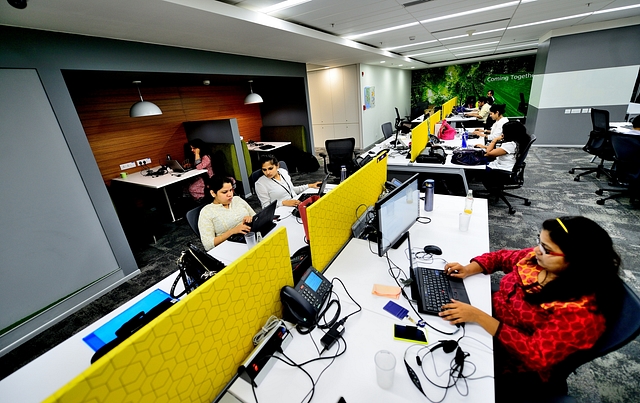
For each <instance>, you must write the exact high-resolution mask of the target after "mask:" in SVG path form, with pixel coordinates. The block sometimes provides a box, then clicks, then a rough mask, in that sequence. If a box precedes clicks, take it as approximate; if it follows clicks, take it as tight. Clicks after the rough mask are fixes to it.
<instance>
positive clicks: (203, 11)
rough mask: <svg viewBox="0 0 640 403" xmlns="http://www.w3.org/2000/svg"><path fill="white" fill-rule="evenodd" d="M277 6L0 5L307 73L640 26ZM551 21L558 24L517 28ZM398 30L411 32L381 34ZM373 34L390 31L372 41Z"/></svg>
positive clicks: (568, 12)
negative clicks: (270, 9)
mask: <svg viewBox="0 0 640 403" xmlns="http://www.w3.org/2000/svg"><path fill="white" fill-rule="evenodd" d="M279 1H280V0H227V1H225V2H222V1H216V0H135V1H132V0H28V4H27V7H26V8H25V9H23V10H18V9H15V8H13V7H11V6H10V5H9V4H8V3H7V2H6V1H2V2H1V3H0V24H2V25H9V26H17V27H25V28H35V29H42V30H49V31H56V32H66V33H74V34H81V35H89V36H99V37H106V38H114V39H124V40H131V41H137V42H145V43H154V44H163V45H171V46H178V47H185V48H192V49H202V50H211V51H217V52H224V53H232V54H239V55H249V56H256V57H265V58H270V59H278V60H287V61H294V62H301V63H306V64H307V65H308V68H309V69H313V68H322V67H327V66H329V67H334V66H340V65H347V64H354V63H364V64H380V63H384V65H385V66H388V67H397V68H425V67H430V66H439V65H447V64H458V63H462V62H468V61H477V60H484V59H491V58H502V57H505V56H509V55H521V54H531V53H535V52H536V49H537V44H538V40H539V39H540V38H541V37H543V36H545V35H547V34H548V33H549V32H550V31H552V30H554V31H555V30H566V29H567V28H570V27H573V28H574V29H576V30H579V29H580V28H584V29H585V30H591V29H597V27H602V26H607V27H612V26H623V25H630V24H637V23H639V22H640V7H638V6H640V0H518V1H512V0H474V1H469V0H426V1H424V2H421V3H419V4H416V5H412V6H407V7H405V6H403V3H409V2H411V1H412V0H311V1H309V2H307V3H303V4H299V5H297V6H294V7H291V8H288V9H285V10H282V11H279V12H275V13H272V14H269V15H267V14H264V13H261V12H260V11H258V10H260V9H262V8H263V7H266V6H269V5H272V4H274V3H277V2H279ZM414 3H415V2H414ZM628 6H632V7H630V8H625V7H628ZM633 6H635V7H633ZM487 8H489V9H488V10H486V11H482V10H483V9H487ZM618 8H623V9H620V10H617V11H608V10H615V9H618ZM460 13H463V14H464V15H458V16H455V14H460ZM465 13H467V14H465ZM452 15H454V16H452ZM447 16H449V18H444V19H443V18H441V17H447ZM565 17H570V18H565ZM629 17H632V18H629ZM550 19H560V20H559V21H552V22H544V23H538V24H534V25H527V26H522V25H525V24H532V23H537V22H541V21H546V20H550ZM603 23H604V24H603ZM402 25H408V26H406V27H404V28H400V29H391V30H387V29H389V28H394V27H397V26H402ZM581 26H584V27H581ZM380 30H387V31H386V32H381V33H371V32H373V31H380ZM362 34H365V35H362ZM469 34H471V35H469ZM354 35H358V36H357V37H355V38H353V39H348V38H351V37H352V36H354ZM389 48H391V49H389Z"/></svg>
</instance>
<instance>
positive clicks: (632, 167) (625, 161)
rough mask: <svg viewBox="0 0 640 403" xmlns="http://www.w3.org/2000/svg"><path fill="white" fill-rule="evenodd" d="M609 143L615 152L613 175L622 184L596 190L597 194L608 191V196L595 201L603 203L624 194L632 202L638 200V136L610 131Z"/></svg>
mask: <svg viewBox="0 0 640 403" xmlns="http://www.w3.org/2000/svg"><path fill="white" fill-rule="evenodd" d="M611 145H612V147H613V152H614V154H615V169H614V170H613V175H614V178H615V180H616V182H617V183H620V184H623V185H622V186H621V187H619V188H608V189H605V188H600V189H598V190H596V194H597V195H599V196H602V195H603V194H604V192H608V193H610V196H609V197H605V198H603V199H599V200H596V203H597V204H599V205H604V202H605V201H606V200H610V199H614V198H618V197H625V196H629V198H630V202H632V203H633V202H634V201H638V200H640V136H638V135H633V134H622V133H611Z"/></svg>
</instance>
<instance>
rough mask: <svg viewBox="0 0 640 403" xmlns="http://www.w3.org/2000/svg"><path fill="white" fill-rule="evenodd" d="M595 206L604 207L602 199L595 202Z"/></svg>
mask: <svg viewBox="0 0 640 403" xmlns="http://www.w3.org/2000/svg"><path fill="white" fill-rule="evenodd" d="M596 204H599V205H601V206H604V199H599V200H596Z"/></svg>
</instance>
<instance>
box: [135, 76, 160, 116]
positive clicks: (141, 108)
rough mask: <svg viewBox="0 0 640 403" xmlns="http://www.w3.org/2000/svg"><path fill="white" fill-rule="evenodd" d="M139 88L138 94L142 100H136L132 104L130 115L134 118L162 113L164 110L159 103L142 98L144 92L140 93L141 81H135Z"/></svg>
mask: <svg viewBox="0 0 640 403" xmlns="http://www.w3.org/2000/svg"><path fill="white" fill-rule="evenodd" d="M133 83H134V84H135V85H136V87H137V88H138V95H140V101H138V102H136V103H135V104H133V106H131V109H130V110H129V116H130V117H132V118H139V117H141V116H154V115H162V111H161V110H160V108H159V107H158V105H156V104H154V103H153V102H149V101H145V100H144V99H142V93H140V81H134V82H133Z"/></svg>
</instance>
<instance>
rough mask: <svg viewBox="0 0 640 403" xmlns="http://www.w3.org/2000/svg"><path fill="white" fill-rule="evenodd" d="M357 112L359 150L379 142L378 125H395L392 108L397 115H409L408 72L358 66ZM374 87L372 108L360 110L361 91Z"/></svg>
mask: <svg viewBox="0 0 640 403" xmlns="http://www.w3.org/2000/svg"><path fill="white" fill-rule="evenodd" d="M359 77H360V103H361V104H360V112H361V114H362V144H363V148H366V147H368V146H370V145H371V144H373V143H375V142H376V141H378V140H380V139H382V137H383V136H382V130H381V129H380V126H381V125H382V124H383V123H385V122H391V123H392V124H393V123H395V120H396V112H395V110H394V107H395V108H398V111H400V116H401V117H403V118H404V116H408V115H410V114H411V71H409V70H401V69H390V68H386V67H380V66H370V65H366V64H361V65H360V74H359ZM365 87H375V93H376V105H375V107H374V108H371V109H367V110H363V108H362V106H363V105H364V88H365Z"/></svg>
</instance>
